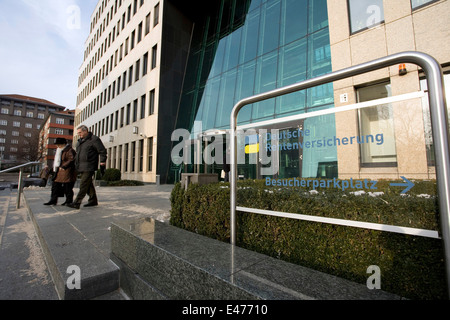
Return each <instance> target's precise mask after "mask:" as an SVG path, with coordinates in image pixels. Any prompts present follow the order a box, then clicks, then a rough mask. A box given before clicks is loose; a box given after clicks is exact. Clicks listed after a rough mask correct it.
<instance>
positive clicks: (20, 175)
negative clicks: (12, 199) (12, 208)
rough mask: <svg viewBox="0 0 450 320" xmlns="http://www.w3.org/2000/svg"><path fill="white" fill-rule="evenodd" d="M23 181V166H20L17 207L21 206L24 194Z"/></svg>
mask: <svg viewBox="0 0 450 320" xmlns="http://www.w3.org/2000/svg"><path fill="white" fill-rule="evenodd" d="M22 183H23V168H20V173H19V182H18V183H17V201H16V209H19V208H20V196H21V195H22Z"/></svg>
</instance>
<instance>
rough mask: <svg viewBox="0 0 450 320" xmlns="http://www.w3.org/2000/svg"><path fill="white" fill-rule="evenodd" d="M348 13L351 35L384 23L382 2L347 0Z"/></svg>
mask: <svg viewBox="0 0 450 320" xmlns="http://www.w3.org/2000/svg"><path fill="white" fill-rule="evenodd" d="M348 12H349V17H350V31H351V33H352V34H353V33H356V32H358V31H361V30H365V29H368V28H372V27H375V26H377V25H379V24H380V23H383V22H384V10H383V0H348Z"/></svg>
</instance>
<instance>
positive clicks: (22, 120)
mask: <svg viewBox="0 0 450 320" xmlns="http://www.w3.org/2000/svg"><path fill="white" fill-rule="evenodd" d="M65 109H66V108H65V107H63V106H59V105H57V104H55V103H52V102H50V101H47V100H44V99H39V98H33V97H27V96H22V95H16V94H11V95H0V159H1V168H2V169H5V168H10V167H14V166H17V165H20V164H23V163H27V162H30V161H36V160H38V158H39V156H38V152H37V151H38V150H37V149H38V141H39V130H40V129H41V126H42V123H43V122H44V120H45V119H46V118H47V116H48V115H49V114H50V112H60V111H64V110H65Z"/></svg>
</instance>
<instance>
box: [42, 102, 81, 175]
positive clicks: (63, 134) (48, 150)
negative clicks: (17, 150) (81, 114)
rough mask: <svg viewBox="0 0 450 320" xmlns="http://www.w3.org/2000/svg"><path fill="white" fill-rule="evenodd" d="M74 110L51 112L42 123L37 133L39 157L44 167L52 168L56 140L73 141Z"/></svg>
mask: <svg viewBox="0 0 450 320" xmlns="http://www.w3.org/2000/svg"><path fill="white" fill-rule="evenodd" d="M74 117H75V110H66V111H61V112H51V113H50V114H49V115H48V116H47V118H46V119H45V121H44V122H43V124H42V126H41V129H40V131H39V149H38V153H39V157H40V158H41V161H42V162H43V163H44V165H48V166H49V167H50V168H51V167H53V160H54V159H55V154H56V148H57V146H56V145H55V140H56V139H57V138H64V139H67V140H68V142H71V141H72V140H73V135H74Z"/></svg>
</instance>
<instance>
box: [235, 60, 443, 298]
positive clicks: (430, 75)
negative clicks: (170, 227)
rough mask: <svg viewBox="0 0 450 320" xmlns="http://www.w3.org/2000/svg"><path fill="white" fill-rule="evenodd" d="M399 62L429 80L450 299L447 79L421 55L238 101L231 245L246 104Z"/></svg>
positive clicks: (368, 64) (375, 62) (373, 63)
mask: <svg viewBox="0 0 450 320" xmlns="http://www.w3.org/2000/svg"><path fill="white" fill-rule="evenodd" d="M400 63H413V64H416V65H418V66H420V67H421V68H422V69H423V71H424V72H425V75H426V77H427V82H428V92H429V100H430V113H431V123H432V130H433V142H434V147H435V157H436V177H437V186H438V195H439V210H440V218H441V232H442V239H443V242H444V255H445V262H446V274H447V287H448V294H449V297H450V159H449V149H450V147H449V132H448V117H447V110H446V107H445V96H444V95H445V93H444V80H443V73H442V68H441V66H440V65H439V63H438V62H437V61H436V60H435V59H434V58H433V57H431V56H429V55H427V54H425V53H421V52H414V51H409V52H401V53H397V54H393V55H390V56H387V57H383V58H379V59H376V60H373V61H370V62H366V63H363V64H360V65H357V66H353V67H350V68H347V69H343V70H340V71H336V72H332V73H330V74H326V75H323V76H319V77H317V78H313V79H309V80H305V81H303V82H300V83H296V84H293V85H290V86H287V87H283V88H279V89H276V90H273V91H269V92H266V93H262V94H259V95H256V96H253V97H249V98H246V99H243V100H241V101H239V102H238V103H237V104H236V105H235V106H234V108H233V111H232V112H231V117H230V129H231V134H230V139H231V150H230V151H231V168H230V169H231V170H230V171H231V172H230V173H231V174H230V215H231V217H230V223H231V225H230V228H231V230H230V238H231V239H230V242H231V244H232V245H236V189H237V141H236V130H237V116H238V113H239V111H240V110H241V109H242V108H243V107H244V106H246V105H248V104H252V103H256V102H260V101H263V100H267V99H271V98H275V97H278V96H281V95H285V94H289V93H293V92H296V91H300V90H305V89H308V88H312V87H316V86H319V85H322V84H326V83H330V82H333V81H337V80H342V79H345V78H349V77H353V76H357V75H360V74H363V73H367V72H370V71H375V70H378V69H381V68H386V67H390V66H392V65H396V64H400Z"/></svg>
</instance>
